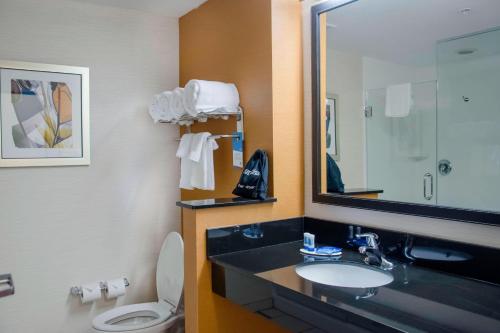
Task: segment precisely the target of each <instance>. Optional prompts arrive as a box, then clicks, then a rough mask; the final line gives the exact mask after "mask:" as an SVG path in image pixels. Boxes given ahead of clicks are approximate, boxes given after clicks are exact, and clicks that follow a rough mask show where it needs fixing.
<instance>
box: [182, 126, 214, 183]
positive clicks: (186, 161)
mask: <svg viewBox="0 0 500 333" xmlns="http://www.w3.org/2000/svg"><path fill="white" fill-rule="evenodd" d="M217 148H219V146H218V145H217V142H215V140H214V139H213V138H211V134H210V133H208V132H203V133H197V134H184V135H183V136H182V138H181V142H180V143H179V148H178V149H177V153H176V156H177V157H179V158H180V159H181V179H180V182H179V187H180V188H183V189H188V190H192V189H193V188H198V189H201V190H214V189H215V176H214V158H213V151H214V150H216V149H217Z"/></svg>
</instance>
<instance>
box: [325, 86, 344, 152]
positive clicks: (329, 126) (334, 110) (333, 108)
mask: <svg viewBox="0 0 500 333" xmlns="http://www.w3.org/2000/svg"><path fill="white" fill-rule="evenodd" d="M339 106H340V101H339V96H338V95H337V94H327V95H326V110H325V112H326V152H327V153H328V154H329V155H330V156H331V157H332V158H333V159H334V160H335V161H340V151H339V148H340V145H339V138H340V136H339V114H340V110H339Z"/></svg>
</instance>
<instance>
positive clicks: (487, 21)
mask: <svg viewBox="0 0 500 333" xmlns="http://www.w3.org/2000/svg"><path fill="white" fill-rule="evenodd" d="M465 8H470V12H468V13H466V14H462V13H460V11H461V10H463V9H465ZM327 22H328V27H329V28H328V30H327V31H328V47H331V48H333V49H335V50H340V51H345V52H350V53H355V54H359V55H364V56H368V57H372V58H376V59H379V60H384V61H389V62H394V63H399V64H403V65H413V66H429V65H432V64H434V63H435V62H436V45H437V42H438V41H441V40H444V39H449V38H453V37H458V36H463V35H466V34H470V33H473V32H478V31H484V30H486V29H491V28H493V27H499V26H500V0H376V1H372V0H359V1H357V2H354V3H352V4H350V5H347V6H344V7H340V8H338V9H336V10H333V11H330V12H328V14H327ZM454 44H455V46H456V47H457V48H459V47H460V48H462V47H463V48H469V47H470V48H475V47H476V46H468V45H467V40H466V39H464V40H463V45H458V44H459V43H454ZM496 44H498V45H500V40H499V41H497V43H496ZM455 51H458V50H455ZM478 53H479V52H478Z"/></svg>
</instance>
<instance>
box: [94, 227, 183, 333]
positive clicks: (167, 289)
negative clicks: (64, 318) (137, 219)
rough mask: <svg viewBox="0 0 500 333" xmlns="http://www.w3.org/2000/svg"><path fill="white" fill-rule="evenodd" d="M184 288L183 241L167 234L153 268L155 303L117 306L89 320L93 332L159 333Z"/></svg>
mask: <svg viewBox="0 0 500 333" xmlns="http://www.w3.org/2000/svg"><path fill="white" fill-rule="evenodd" d="M183 286H184V242H183V241H182V237H181V235H179V234H178V233H177V232H171V233H170V234H168V236H167V238H166V239H165V241H164V242H163V245H162V248H161V250H160V255H159V257H158V264H157V267H156V290H157V293H158V302H152V303H140V304H132V305H125V306H120V307H117V308H115V309H111V310H109V311H106V312H104V313H103V314H101V315H99V316H97V317H95V318H94V320H93V321H92V326H93V327H94V332H97V333H102V332H133V333H159V332H164V331H165V330H166V329H167V328H169V327H171V326H172V325H173V324H174V323H175V322H176V320H177V319H179V318H182V316H183V315H182V314H181V313H178V307H179V303H180V301H181V297H182V289H183Z"/></svg>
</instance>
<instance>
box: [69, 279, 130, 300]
mask: <svg viewBox="0 0 500 333" xmlns="http://www.w3.org/2000/svg"><path fill="white" fill-rule="evenodd" d="M123 282H124V283H125V287H128V286H130V283H129V282H128V279H127V278H123ZM99 286H100V288H101V290H102V291H106V290H107V289H108V286H107V285H106V282H99ZM69 292H70V293H71V295H73V296H81V295H82V287H78V286H73V287H71V289H70V290H69Z"/></svg>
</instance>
